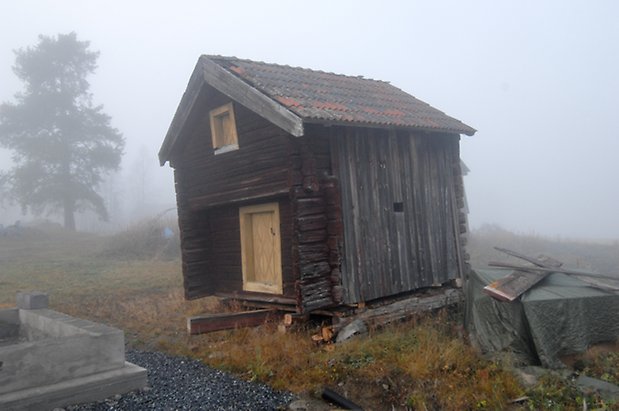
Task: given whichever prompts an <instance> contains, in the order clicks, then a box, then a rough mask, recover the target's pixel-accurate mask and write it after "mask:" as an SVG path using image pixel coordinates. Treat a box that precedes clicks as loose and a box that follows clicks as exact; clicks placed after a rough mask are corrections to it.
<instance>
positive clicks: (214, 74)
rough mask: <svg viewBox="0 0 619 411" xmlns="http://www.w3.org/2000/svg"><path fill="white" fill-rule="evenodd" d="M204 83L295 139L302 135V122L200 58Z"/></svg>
mask: <svg viewBox="0 0 619 411" xmlns="http://www.w3.org/2000/svg"><path fill="white" fill-rule="evenodd" d="M200 63H201V64H202V67H203V70H204V81H206V82H207V83H208V84H210V85H211V86H213V87H214V88H216V89H217V90H219V91H220V92H222V93H223V94H225V95H227V96H229V97H230V98H231V99H233V100H235V101H238V102H239V103H241V104H243V105H244V106H245V107H247V108H249V109H250V110H252V111H254V112H256V113H257V114H259V115H260V116H262V117H264V118H266V119H267V120H269V121H270V122H271V123H273V124H276V125H277V126H279V127H281V128H282V129H283V130H286V131H287V132H289V133H290V134H292V135H293V136H295V137H300V136H302V135H303V134H304V131H303V120H302V119H301V118H300V117H299V116H297V115H296V114H294V113H293V112H291V111H290V110H288V109H286V108H285V107H284V106H282V105H281V104H279V103H276V102H275V101H273V100H272V99H271V98H270V97H267V96H266V95H265V94H264V93H262V92H260V91H258V90H257V89H256V88H254V87H253V86H251V85H249V84H248V83H246V82H244V81H243V80H241V79H240V78H238V77H236V76H235V75H234V74H232V73H230V72H229V71H228V70H226V69H224V68H223V67H221V66H220V65H218V64H217V63H215V62H213V61H211V60H210V59H209V58H208V57H206V56H202V57H200Z"/></svg>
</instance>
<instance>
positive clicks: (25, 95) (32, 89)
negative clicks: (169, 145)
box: [0, 33, 124, 230]
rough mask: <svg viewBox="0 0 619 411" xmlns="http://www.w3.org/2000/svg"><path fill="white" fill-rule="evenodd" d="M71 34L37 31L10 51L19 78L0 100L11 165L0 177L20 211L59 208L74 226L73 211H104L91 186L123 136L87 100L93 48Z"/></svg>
mask: <svg viewBox="0 0 619 411" xmlns="http://www.w3.org/2000/svg"><path fill="white" fill-rule="evenodd" d="M89 45H90V43H89V42H88V41H78V40H77V35H76V34H75V33H69V34H59V35H58V36H57V37H48V36H42V35H41V36H39V43H38V44H37V45H36V46H34V47H27V48H25V49H24V48H22V49H19V50H16V51H15V55H16V58H15V65H14V66H13V71H14V72H15V74H16V75H17V77H19V79H20V80H21V81H22V82H23V83H24V90H23V91H22V92H21V93H17V94H16V95H15V99H16V102H15V103H9V102H6V103H3V104H2V105H0V146H3V147H5V148H8V149H10V150H12V152H13V157H12V158H13V162H14V167H13V168H12V169H10V170H8V171H6V172H4V173H3V174H2V175H0V185H1V183H2V182H4V184H5V185H6V186H8V187H9V191H8V192H9V194H10V195H11V197H12V198H14V199H15V200H16V201H17V202H18V203H19V204H20V205H21V207H22V209H23V210H24V211H26V210H28V209H29V210H30V211H31V212H32V213H34V214H41V213H43V212H45V211H47V212H48V213H54V212H60V211H62V212H63V213H64V225H65V227H66V228H67V229H70V230H75V213H76V212H78V211H84V210H86V209H92V210H94V211H95V212H96V213H97V214H98V215H99V217H100V218H102V219H103V220H107V219H108V213H107V209H106V207H105V204H104V201H103V199H102V197H101V196H100V195H99V194H98V192H97V188H98V186H99V184H100V183H101V181H102V178H103V176H104V174H106V173H107V172H109V171H112V170H117V169H118V168H119V165H120V160H121V157H122V151H123V148H124V139H123V137H122V135H121V134H120V133H119V132H118V130H116V129H115V128H113V127H112V126H111V125H110V117H109V116H108V115H106V114H105V113H103V107H102V106H94V105H93V103H92V95H91V94H90V92H89V88H90V84H89V83H88V81H87V76H88V75H89V74H92V73H93V72H94V71H95V69H96V67H97V65H96V63H97V59H98V57H99V52H95V51H90V50H89V49H88V47H89Z"/></svg>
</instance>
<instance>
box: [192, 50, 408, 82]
mask: <svg viewBox="0 0 619 411" xmlns="http://www.w3.org/2000/svg"><path fill="white" fill-rule="evenodd" d="M202 57H206V58H208V59H210V60H226V61H241V62H246V63H253V64H261V65H264V66H276V67H284V68H288V69H295V70H302V71H307V72H311V73H321V74H329V75H332V76H338V77H345V78H350V79H355V80H367V81H373V82H376V83H383V84H389V85H390V86H392V87H395V86H394V85H393V84H391V82H389V81H385V80H377V79H373V78H369V77H365V76H363V75H358V76H352V75H348V74H342V73H335V72H332V71H325V70H315V69H310V68H307V67H301V66H291V65H289V64H279V63H267V62H265V61H260V60H250V59H243V58H239V57H236V56H222V55H218V54H203V55H202ZM396 88H397V87H396Z"/></svg>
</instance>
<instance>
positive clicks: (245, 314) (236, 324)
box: [187, 308, 277, 335]
mask: <svg viewBox="0 0 619 411" xmlns="http://www.w3.org/2000/svg"><path fill="white" fill-rule="evenodd" d="M276 313H277V310H276V309H271V308H269V309H262V310H253V311H242V312H237V313H220V314H204V315H199V316H195V317H189V318H187V332H188V333H189V334H191V335H195V334H204V333H209V332H213V331H221V330H230V329H234V328H243V327H255V326H258V325H261V324H264V323H265V322H266V321H268V320H269V318H272V317H274V316H275V315H276Z"/></svg>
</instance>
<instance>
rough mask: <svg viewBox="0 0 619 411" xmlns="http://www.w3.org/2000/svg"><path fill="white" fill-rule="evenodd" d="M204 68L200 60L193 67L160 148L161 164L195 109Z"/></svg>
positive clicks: (202, 81)
mask: <svg viewBox="0 0 619 411" xmlns="http://www.w3.org/2000/svg"><path fill="white" fill-rule="evenodd" d="M202 70H203V69H202V65H201V63H200V61H199V60H198V62H197V63H196V67H195V68H194V69H193V73H191V77H190V79H189V83H187V88H186V89H185V92H184V93H183V96H182V97H181V101H180V103H179V105H178V107H177V109H176V113H174V117H173V118H172V122H171V123H170V127H169V128H168V132H167V133H166V136H165V139H164V140H163V144H161V148H160V149H159V164H160V165H161V166H163V165H164V164H165V163H166V162H167V161H168V160H169V157H170V154H171V152H172V148H173V147H174V145H175V144H176V141H177V140H178V137H179V135H180V133H181V130H182V128H183V125H184V124H185V122H186V121H187V118H188V117H189V114H190V113H191V111H192V110H193V106H194V104H195V102H196V100H197V99H198V95H199V94H200V90H201V89H202V85H203V84H204V77H203V75H202Z"/></svg>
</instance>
